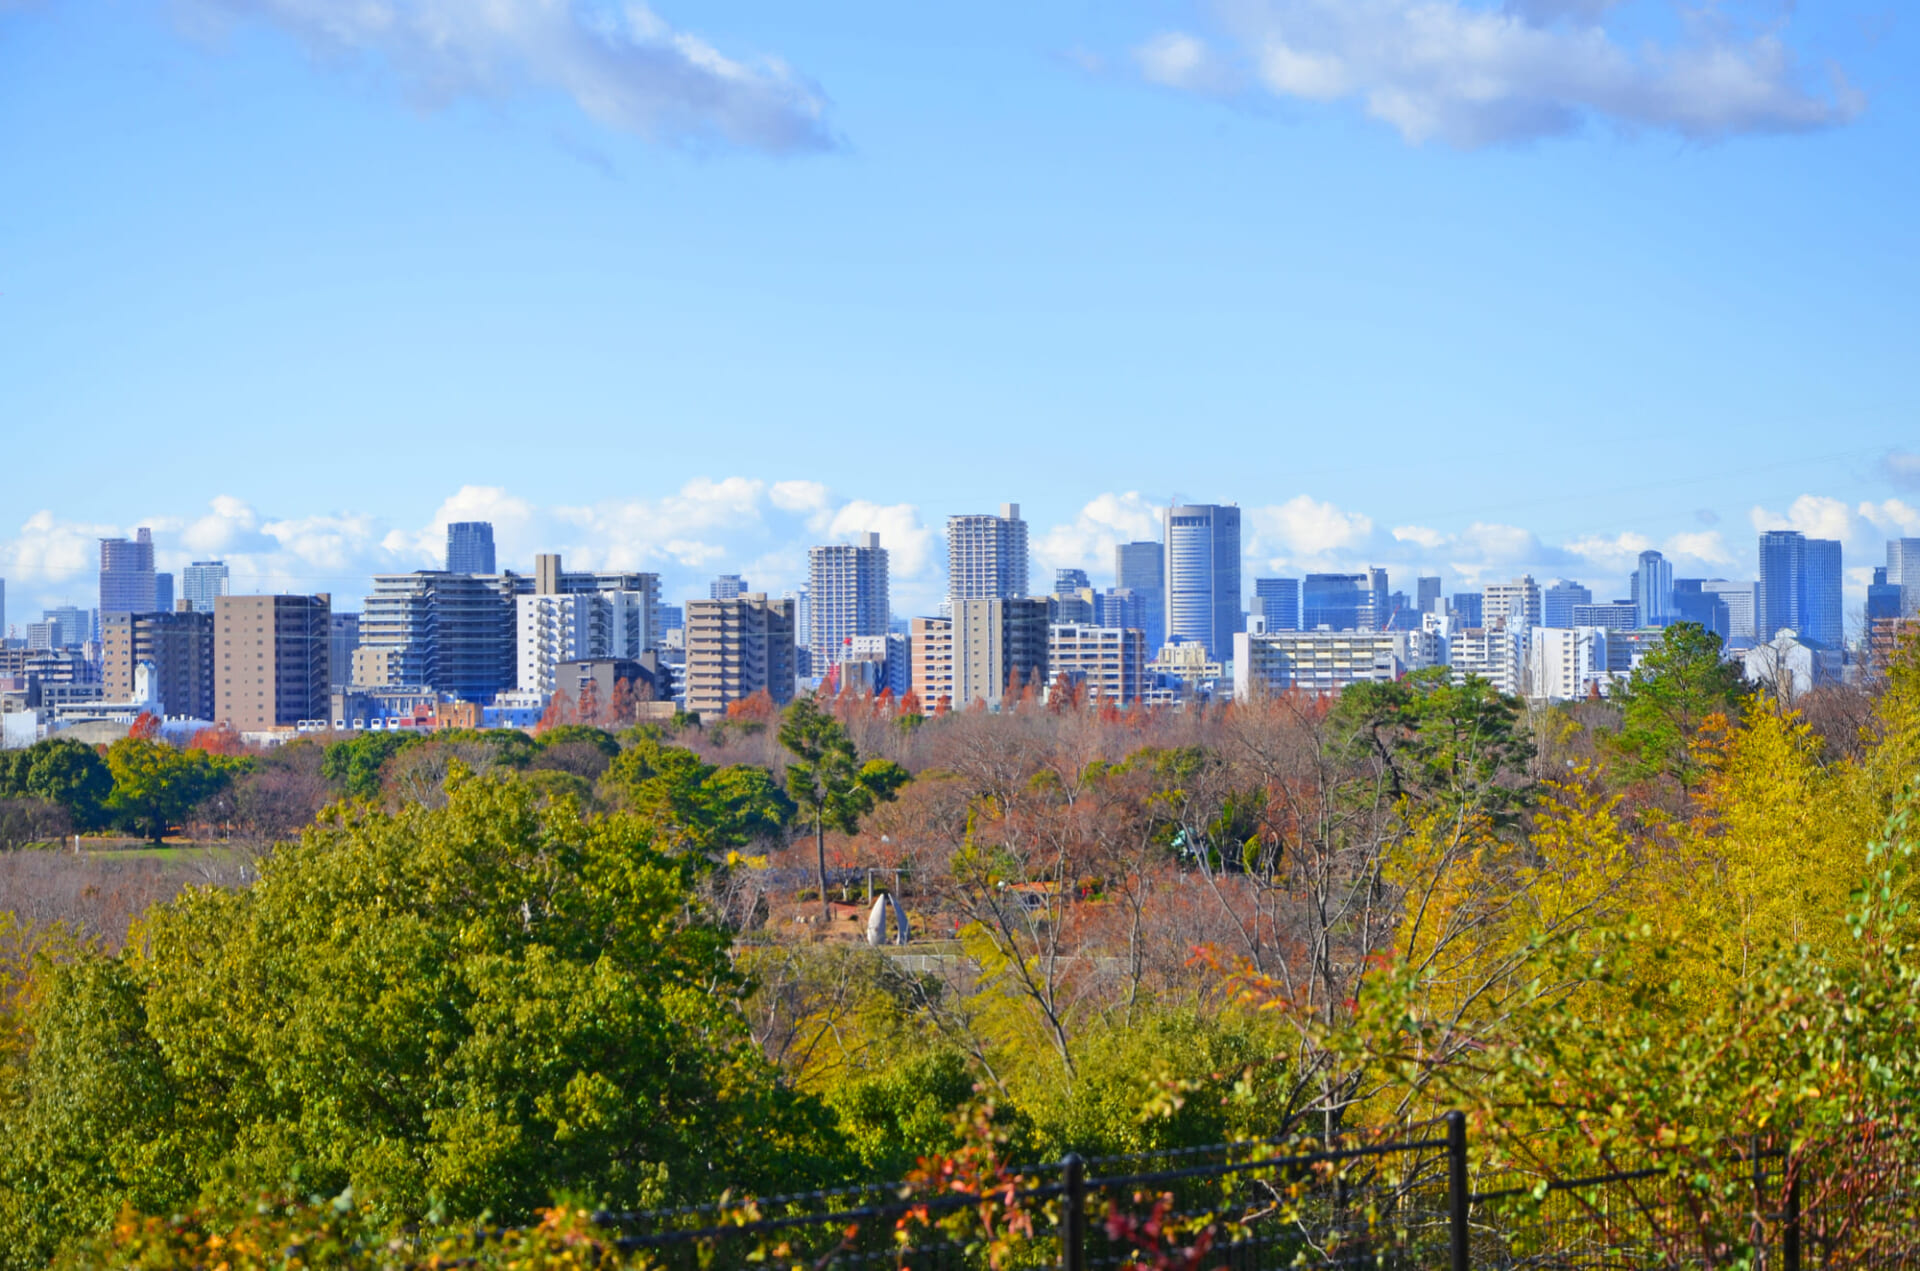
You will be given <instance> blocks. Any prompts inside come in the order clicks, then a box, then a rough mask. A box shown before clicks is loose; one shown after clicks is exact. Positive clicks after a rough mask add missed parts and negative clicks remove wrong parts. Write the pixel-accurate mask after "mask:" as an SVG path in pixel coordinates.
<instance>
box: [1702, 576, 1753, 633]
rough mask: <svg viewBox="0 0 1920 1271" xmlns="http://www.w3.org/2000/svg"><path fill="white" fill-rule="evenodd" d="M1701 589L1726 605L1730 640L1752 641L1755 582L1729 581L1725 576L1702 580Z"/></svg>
mask: <svg viewBox="0 0 1920 1271" xmlns="http://www.w3.org/2000/svg"><path fill="white" fill-rule="evenodd" d="M1700 590H1701V591H1703V592H1705V593H1707V594H1709V595H1711V596H1713V597H1714V598H1715V600H1717V601H1718V602H1719V603H1720V604H1723V605H1725V606H1726V609H1727V639H1728V640H1729V641H1736V640H1738V641H1749V642H1750V641H1752V639H1753V624H1754V612H1755V611H1754V594H1755V591H1756V587H1755V584H1753V583H1751V582H1744V581H1743V582H1728V581H1727V580H1726V579H1724V578H1708V579H1706V580H1704V581H1702V582H1701V584H1700Z"/></svg>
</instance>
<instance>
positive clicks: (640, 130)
mask: <svg viewBox="0 0 1920 1271" xmlns="http://www.w3.org/2000/svg"><path fill="white" fill-rule="evenodd" d="M183 11H184V12H185V13H186V14H187V16H188V18H189V20H190V21H191V22H192V23H193V24H194V25H195V26H197V27H199V28H200V29H201V30H202V31H211V32H219V31H220V30H221V29H223V28H225V27H227V26H230V25H233V24H236V23H248V22H251V23H264V24H266V25H269V26H272V27H275V28H278V29H280V30H282V31H285V32H288V33H289V34H291V35H293V36H294V37H296V38H297V39H299V40H300V41H301V42H302V43H303V44H305V45H306V46H307V47H308V48H309V49H310V50H312V52H313V53H314V55H315V56H316V57H317V58H318V59H320V60H321V61H323V62H326V63H328V64H334V65H345V66H349V67H354V68H357V69H364V70H371V71H372V72H374V73H375V74H376V75H377V76H380V77H382V78H385V79H387V80H390V81H391V82H393V83H394V84H395V85H396V86H397V87H398V88H399V89H400V90H401V91H402V92H404V93H405V94H406V95H407V96H408V97H409V98H411V99H412V100H414V101H415V102H417V103H419V104H421V105H424V106H438V105H444V104H446V103H449V102H452V101H455V100H458V99H462V98H479V99H484V100H501V99H505V98H509V97H512V96H516V95H519V94H523V93H545V94H559V95H561V96H563V97H565V98H567V99H569V100H571V101H572V102H573V104H574V105H575V106H576V107H577V108H578V109H579V110H580V111H581V113H582V114H584V115H586V116H587V117H588V118H589V119H591V120H593V121H594V122H595V123H597V124H599V125H601V126H603V127H606V128H610V129H613V130H615V131H619V132H626V133H631V134H634V135H637V136H640V137H642V138H645V139H647V140H649V141H657V142H662V143H665V144H670V145H680V146H694V147H700V146H706V145H711V144H714V143H724V144H730V145H737V146H742V147H747V148H751V149H757V150H764V151H769V152H772V153H792V152H805V151H817V150H826V149H830V148H832V147H833V146H834V145H835V144H836V143H835V139H834V137H833V134H832V132H831V130H830V129H829V128H828V126H827V123H826V100H825V98H824V96H823V95H822V94H821V92H820V90H819V89H818V88H817V87H816V86H815V85H813V84H812V83H810V82H809V81H808V80H807V79H806V78H805V77H804V76H802V75H800V74H799V73H798V72H796V71H795V70H794V69H793V68H792V67H790V66H788V65H787V64H786V63H785V62H784V61H782V60H781V59H779V58H777V57H759V58H754V59H743V58H739V57H730V56H728V55H726V54H724V53H722V52H721V51H720V50H719V49H717V48H716V47H714V46H713V45H712V44H710V43H708V42H707V41H706V40H704V39H701V38H700V37H699V36H697V35H694V34H692V33H690V32H688V31H685V30H681V29H679V28H676V27H674V26H672V25H671V24H669V23H668V22H667V21H666V20H665V19H663V18H662V17H660V16H659V15H658V14H656V13H655V12H654V11H653V10H652V9H651V8H649V7H648V6H647V5H646V4H644V3H641V2H640V0H626V2H625V3H618V4H614V3H598V2H596V0H354V2H353V3H345V4H343V3H340V2H339V0H187V4H186V6H185V8H184V10H183Z"/></svg>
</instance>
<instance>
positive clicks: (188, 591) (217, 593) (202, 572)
mask: <svg viewBox="0 0 1920 1271" xmlns="http://www.w3.org/2000/svg"><path fill="white" fill-rule="evenodd" d="M226 594H227V562H225V561H223V560H197V561H195V562H193V564H191V565H189V566H187V567H186V569H185V570H183V571H182V572H181V577H180V596H181V599H183V600H185V601H186V602H187V604H188V605H189V606H190V607H191V608H192V609H193V611H194V612H195V613H212V612H213V602H214V601H215V600H218V599H219V598H220V597H221V596H224V595H226Z"/></svg>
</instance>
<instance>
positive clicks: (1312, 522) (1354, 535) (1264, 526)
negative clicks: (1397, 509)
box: [1245, 494, 1373, 569]
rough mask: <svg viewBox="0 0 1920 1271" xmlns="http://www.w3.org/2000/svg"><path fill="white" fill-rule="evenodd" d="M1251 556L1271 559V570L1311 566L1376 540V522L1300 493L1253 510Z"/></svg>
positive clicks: (1250, 514)
mask: <svg viewBox="0 0 1920 1271" xmlns="http://www.w3.org/2000/svg"><path fill="white" fill-rule="evenodd" d="M1245 519H1246V520H1247V521H1249V522H1251V524H1252V525H1253V535H1252V553H1251V554H1252V555H1254V556H1266V557H1271V558H1272V567H1273V568H1276V569H1278V568H1280V567H1282V565H1283V564H1309V563H1317V562H1323V561H1327V560H1329V559H1331V558H1334V557H1336V556H1340V555H1342V554H1351V553H1353V552H1356V551H1358V550H1359V549H1361V548H1363V547H1365V546H1366V545H1367V543H1368V542H1369V541H1370V540H1371V539H1372V537H1373V519H1372V518H1371V517H1369V516H1367V515H1366V514H1365V513H1362V512H1347V511H1344V510H1342V509H1341V508H1338V507H1335V506H1334V505H1333V504H1331V503H1323V502H1320V501H1318V500H1316V499H1314V498H1312V497H1311V496H1309V495H1305V494H1301V495H1296V496H1294V497H1293V498H1291V499H1288V500H1287V501H1286V502H1285V503H1281V504H1278V505H1276V506H1273V507H1261V508H1250V509H1248V511H1247V514H1246V518H1245Z"/></svg>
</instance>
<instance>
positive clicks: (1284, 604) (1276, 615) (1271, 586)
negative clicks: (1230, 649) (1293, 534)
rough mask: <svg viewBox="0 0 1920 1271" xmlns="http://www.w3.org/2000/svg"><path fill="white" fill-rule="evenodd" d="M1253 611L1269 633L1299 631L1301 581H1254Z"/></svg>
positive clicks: (1290, 579) (1276, 579) (1281, 579)
mask: <svg viewBox="0 0 1920 1271" xmlns="http://www.w3.org/2000/svg"><path fill="white" fill-rule="evenodd" d="M1421 581H1423V582H1424V581H1425V580H1424V579H1422V580H1421ZM1253 611H1254V612H1255V613H1257V614H1259V615H1260V616H1261V617H1262V618H1264V619H1266V623H1267V630H1269V631H1298V630H1299V629H1300V580H1299V579H1298V578H1256V579H1254V580H1253Z"/></svg>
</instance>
